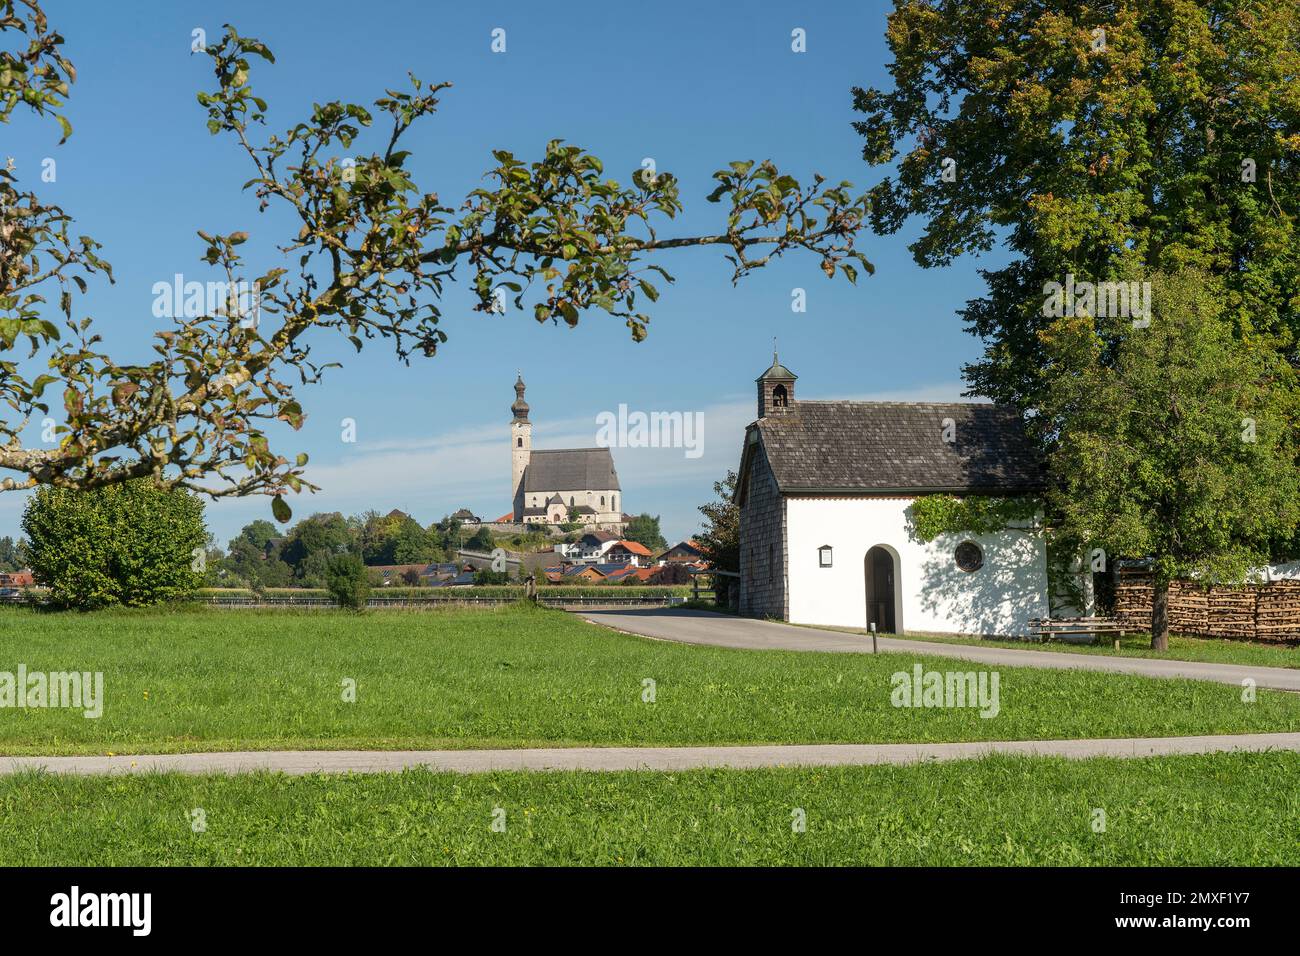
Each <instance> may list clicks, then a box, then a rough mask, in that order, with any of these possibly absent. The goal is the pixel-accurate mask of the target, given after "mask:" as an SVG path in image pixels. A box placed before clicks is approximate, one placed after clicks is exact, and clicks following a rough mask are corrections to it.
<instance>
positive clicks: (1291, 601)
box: [1115, 569, 1300, 643]
mask: <svg viewBox="0 0 1300 956" xmlns="http://www.w3.org/2000/svg"><path fill="white" fill-rule="evenodd" d="M1152 590H1153V589H1152V585H1151V575H1150V573H1148V572H1146V571H1141V570H1127V569H1126V570H1123V571H1121V572H1120V574H1119V580H1118V582H1117V583H1116V585H1115V616H1116V617H1117V618H1118V619H1119V620H1120V621H1122V622H1124V623H1125V624H1128V625H1131V626H1132V627H1133V628H1134V629H1135V630H1143V631H1145V630H1149V629H1150V627H1151V598H1152ZM1169 629H1170V630H1171V631H1173V632H1174V633H1176V634H1192V635H1195V636H1198V637H1227V638H1235V639H1237V640H1247V641H1268V642H1270V643H1288V642H1294V641H1300V581H1272V582H1269V583H1268V584H1247V585H1245V586H1243V587H1235V588H1229V587H1210V588H1206V587H1205V586H1204V585H1200V584H1197V583H1195V582H1193V581H1174V582H1173V583H1171V584H1170V585H1169Z"/></svg>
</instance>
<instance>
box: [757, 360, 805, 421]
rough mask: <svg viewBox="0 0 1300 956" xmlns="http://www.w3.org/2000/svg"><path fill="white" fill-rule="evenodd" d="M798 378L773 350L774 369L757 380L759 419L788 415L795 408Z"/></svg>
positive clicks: (770, 369)
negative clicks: (795, 390) (796, 381)
mask: <svg viewBox="0 0 1300 956" xmlns="http://www.w3.org/2000/svg"><path fill="white" fill-rule="evenodd" d="M796 377H797V376H796V375H795V374H794V372H792V371H790V370H789V369H788V368H786V367H785V366H784V365H782V364H781V362H780V360H779V359H778V358H777V357H776V350H775V349H773V350H772V367H771V368H769V369H768V370H767V371H766V372H764V373H763V374H762V375H760V376H759V377H758V378H757V380H756V381H757V382H758V417H759V418H766V417H768V416H769V415H788V414H790V412H791V411H793V406H794V380H795V378H796Z"/></svg>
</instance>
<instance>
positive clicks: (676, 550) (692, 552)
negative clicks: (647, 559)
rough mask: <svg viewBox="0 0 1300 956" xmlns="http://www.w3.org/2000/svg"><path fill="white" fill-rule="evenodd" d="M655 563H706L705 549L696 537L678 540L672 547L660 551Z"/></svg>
mask: <svg viewBox="0 0 1300 956" xmlns="http://www.w3.org/2000/svg"><path fill="white" fill-rule="evenodd" d="M655 563H656V564H660V565H664V564H690V565H697V564H704V563H705V562H704V551H703V549H702V548H701V547H700V544H699V542H698V541H696V540H695V539H694V538H687V539H686V540H685V541H678V542H677V543H676V544H675V545H673V546H672V547H671V548H668V549H667V550H666V551H662V552H660V554H659V555H658V556H657V557H656V558H655Z"/></svg>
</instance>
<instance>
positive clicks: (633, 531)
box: [623, 514, 668, 551]
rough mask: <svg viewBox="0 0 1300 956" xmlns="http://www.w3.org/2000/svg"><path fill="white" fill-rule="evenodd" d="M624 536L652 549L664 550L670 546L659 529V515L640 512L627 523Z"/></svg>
mask: <svg viewBox="0 0 1300 956" xmlns="http://www.w3.org/2000/svg"><path fill="white" fill-rule="evenodd" d="M623 537H624V538H625V539H626V540H628V541H636V542H638V543H640V544H644V545H645V546H646V547H647V548H649V549H650V550H651V551H662V550H663V549H664V548H666V547H668V542H667V541H665V540H664V536H663V534H662V533H661V532H660V531H659V516H658V515H648V514H639V515H637V516H636V517H635V518H633V519H632V520H631V521H629V522H628V523H627V528H626V529H625V530H624V531H623Z"/></svg>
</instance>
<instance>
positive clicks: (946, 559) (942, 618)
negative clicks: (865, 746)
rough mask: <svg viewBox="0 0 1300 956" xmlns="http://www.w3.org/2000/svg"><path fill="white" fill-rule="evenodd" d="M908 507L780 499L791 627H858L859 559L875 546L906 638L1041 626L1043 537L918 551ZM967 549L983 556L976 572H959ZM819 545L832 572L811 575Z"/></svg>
mask: <svg viewBox="0 0 1300 956" xmlns="http://www.w3.org/2000/svg"><path fill="white" fill-rule="evenodd" d="M911 504H912V499H910V498H787V499H786V509H787V510H786V516H787V518H786V523H787V534H788V544H787V548H788V551H787V562H788V565H787V568H788V570H787V574H788V586H789V589H790V620H791V621H793V622H795V623H799V624H832V625H838V626H845V627H865V626H866V606H867V599H866V577H865V559H866V554H867V551H868V550H869V549H870V548H872V547H873V546H875V545H878V544H879V545H886V546H888V547H889V548H892V549H893V550H894V552H895V553H896V554H897V555H898V558H899V562H898V563H899V565H900V567H899V568H897V574H896V587H895V590H896V593H897V597H896V600H895V615H896V621H897V623H898V625H899V627H900V628H901V629H902V630H903V631H906V632H914V631H932V632H936V633H953V634H1015V635H1025V634H1028V633H1029V625H1028V622H1029V621H1030V619H1032V618H1035V617H1046V616H1047V552H1046V546H1045V543H1044V541H1043V539H1042V537H1041V536H1033V535H1028V534H1023V533H1020V532H1016V531H1004V532H999V533H997V534H991V535H944V536H942V537H940V538H937V539H935V540H934V541H932V542H930V543H929V544H921V543H919V542H917V541H914V540H913V539H912V537H911V536H910V535H909V533H908V521H907V517H908V509H909V508H910V507H911ZM966 540H971V541H974V542H975V543H976V544H978V545H979V546H980V548H981V549H983V551H984V566H983V567H981V568H980V569H979V570H978V571H974V572H970V573H968V572H965V571H962V570H961V569H960V568H958V567H957V562H956V560H955V559H954V557H953V550H954V549H955V548H956V547H957V545H958V544H960V543H961V542H962V541H966ZM825 544H829V545H830V546H831V547H832V548H833V549H834V552H833V555H834V557H833V565H832V567H829V568H823V567H819V566H818V557H817V549H818V548H820V547H821V546H822V545H825ZM900 598H901V600H900ZM900 617H901V620H899V618H900Z"/></svg>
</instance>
